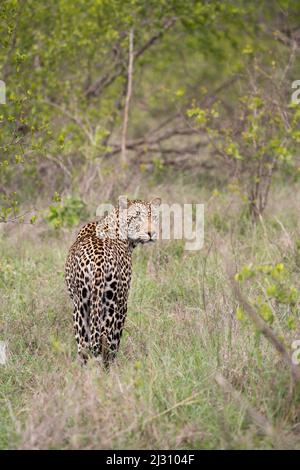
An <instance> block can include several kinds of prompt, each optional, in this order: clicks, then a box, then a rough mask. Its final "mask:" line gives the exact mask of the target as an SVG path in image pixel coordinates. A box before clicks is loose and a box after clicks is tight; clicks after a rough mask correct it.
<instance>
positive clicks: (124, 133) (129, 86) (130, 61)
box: [121, 29, 134, 164]
mask: <svg viewBox="0 0 300 470" xmlns="http://www.w3.org/2000/svg"><path fill="white" fill-rule="evenodd" d="M133 37H134V32H133V29H131V30H130V32H129V57H128V76H127V93H126V99H125V108H124V122H123V131H122V142H121V162H122V163H123V164H125V163H126V139H127V129H128V114H129V105H130V99H131V94H132V73H133V57H134V51H133Z"/></svg>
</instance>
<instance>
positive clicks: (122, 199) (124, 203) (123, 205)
mask: <svg viewBox="0 0 300 470" xmlns="http://www.w3.org/2000/svg"><path fill="white" fill-rule="evenodd" d="M127 207H128V198H127V196H119V209H121V210H124V209H127Z"/></svg>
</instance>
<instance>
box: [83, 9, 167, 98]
mask: <svg viewBox="0 0 300 470" xmlns="http://www.w3.org/2000/svg"><path fill="white" fill-rule="evenodd" d="M175 22H176V18H171V19H168V20H167V21H166V22H165V24H164V25H163V29H162V30H160V31H158V32H157V33H155V34H153V36H152V37H151V38H150V39H148V41H146V43H145V44H143V45H142V46H141V47H140V48H139V49H138V50H137V51H136V52H135V53H134V59H137V58H139V57H140V56H141V55H143V54H144V52H146V51H147V50H148V49H149V48H150V47H151V46H153V44H155V43H156V42H157V41H158V39H159V38H161V37H162V36H163V35H164V33H165V32H166V31H167V30H168V29H170V28H171V27H172V26H173V25H174V24H175ZM124 71H125V67H124V62H123V60H120V61H118V62H116V63H115V65H114V66H113V69H112V70H110V71H109V72H107V73H106V74H105V75H104V76H103V77H100V78H99V79H98V80H96V81H95V83H93V84H92V85H91V86H89V88H88V89H87V90H86V92H85V96H86V98H91V97H93V96H98V95H100V94H101V93H102V91H103V90H104V89H105V88H107V87H108V86H110V85H111V84H112V83H113V82H114V81H115V80H116V79H117V78H118V77H119V76H120V75H123V74H124Z"/></svg>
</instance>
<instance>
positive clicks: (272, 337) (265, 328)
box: [230, 276, 300, 382]
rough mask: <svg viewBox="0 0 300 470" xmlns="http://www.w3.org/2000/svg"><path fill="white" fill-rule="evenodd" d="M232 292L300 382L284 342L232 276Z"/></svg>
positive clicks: (297, 371)
mask: <svg viewBox="0 0 300 470" xmlns="http://www.w3.org/2000/svg"><path fill="white" fill-rule="evenodd" d="M230 280H231V285H232V290H233V292H234V294H235V297H236V298H237V300H238V301H239V303H240V305H241V306H242V307H243V309H244V311H245V313H246V314H247V315H248V316H249V317H250V318H251V320H252V321H253V323H254V324H255V326H256V327H257V328H258V330H259V331H260V332H261V333H262V334H263V335H264V336H265V338H266V339H267V340H268V341H269V343H271V344H272V345H273V346H274V347H275V349H276V350H277V351H278V352H279V354H280V355H281V357H282V359H283V361H284V363H285V364H286V366H287V367H288V368H289V369H290V371H291V374H292V377H293V379H294V380H295V382H300V368H299V367H298V366H297V365H296V364H293V363H292V361H291V357H290V355H289V353H288V352H287V350H286V349H285V347H284V345H283V344H282V342H281V341H280V340H279V339H278V338H277V336H276V334H275V333H274V331H273V330H272V328H270V327H269V325H268V324H267V323H266V322H265V321H264V320H263V319H262V317H261V316H260V315H259V314H258V313H257V312H256V310H255V309H254V308H253V307H252V305H250V304H249V303H248V301H247V300H246V299H245V298H244V296H243V295H242V293H241V290H240V287H239V285H238V283H237V282H235V281H234V280H233V279H232V277H231V276H230Z"/></svg>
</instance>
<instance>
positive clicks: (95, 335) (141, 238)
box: [65, 197, 161, 369]
mask: <svg viewBox="0 0 300 470" xmlns="http://www.w3.org/2000/svg"><path fill="white" fill-rule="evenodd" d="M160 204H161V199H160V198H159V197H155V198H153V199H152V200H150V202H147V201H144V200H141V199H128V198H127V197H119V202H118V205H116V206H115V207H114V208H113V209H112V211H111V212H109V213H108V214H106V215H105V216H103V217H102V218H100V220H96V221H92V222H89V223H87V224H86V225H84V226H83V227H82V229H81V230H80V231H79V233H78V235H77V237H76V239H75V242H74V243H73V244H72V246H71V248H70V250H69V252H68V256H67V260H66V263H65V280H66V285H67V289H68V291H69V295H70V299H71V301H72V303H73V325H74V333H75V339H76V343H77V355H78V359H79V361H80V363H81V364H82V365H86V364H87V361H88V360H89V358H90V357H95V358H100V359H102V362H103V364H104V367H105V369H109V367H110V365H111V363H112V362H113V361H114V359H115V357H116V354H117V352H118V350H119V345H120V340H121V337H122V333H123V329H124V324H125V319H126V316H127V303H128V295H129V290H130V283H131V275H132V253H133V250H134V248H136V247H137V246H138V245H145V244H149V243H153V242H155V241H156V240H157V239H158V224H159V206H160Z"/></svg>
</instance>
